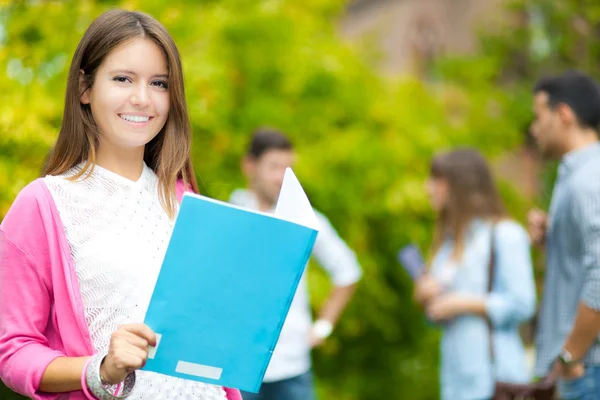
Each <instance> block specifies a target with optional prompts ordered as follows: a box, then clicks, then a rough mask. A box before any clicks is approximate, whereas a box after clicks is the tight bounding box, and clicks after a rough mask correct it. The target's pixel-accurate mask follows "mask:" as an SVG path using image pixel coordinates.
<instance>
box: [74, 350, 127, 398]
mask: <svg viewBox="0 0 600 400" xmlns="http://www.w3.org/2000/svg"><path fill="white" fill-rule="evenodd" d="M104 357H106V355H105V354H96V355H95V356H93V357H92V358H91V359H90V360H89V361H88V364H87V366H86V368H85V386H86V387H87V389H89V391H90V392H91V393H92V394H93V395H94V396H95V397H96V398H97V399H98V400H118V399H124V398H126V397H127V396H129V395H130V394H131V392H132V391H133V387H134V386H135V371H134V372H131V373H129V375H127V377H126V378H125V380H124V381H123V382H122V383H119V384H117V385H111V384H105V383H103V382H102V378H101V376H100V366H101V365H102V361H103V360H104ZM121 387H122V390H121ZM84 391H85V390H84ZM119 392H121V394H118V393H119Z"/></svg>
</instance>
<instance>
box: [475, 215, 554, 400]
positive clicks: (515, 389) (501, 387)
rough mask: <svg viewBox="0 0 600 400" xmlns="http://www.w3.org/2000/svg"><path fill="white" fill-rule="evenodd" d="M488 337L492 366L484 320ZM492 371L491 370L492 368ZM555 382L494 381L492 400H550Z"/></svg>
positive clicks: (492, 252) (490, 285) (492, 264)
mask: <svg viewBox="0 0 600 400" xmlns="http://www.w3.org/2000/svg"><path fill="white" fill-rule="evenodd" d="M495 231H496V229H495V227H492V233H491V243H490V259H489V263H488V293H491V292H492V289H493V283H494V276H495V272H496V271H495V270H496V257H495V256H496V240H495V236H496V235H495ZM486 320H487V324H488V329H489V335H490V360H491V362H492V366H493V365H494V362H495V358H494V327H493V325H492V321H491V320H490V319H489V318H486ZM492 370H493V368H492ZM554 385H555V380H554V378H553V377H552V376H548V377H546V378H544V379H543V380H541V381H539V382H535V383H508V382H498V381H496V386H495V389H494V397H493V398H492V400H552V399H554Z"/></svg>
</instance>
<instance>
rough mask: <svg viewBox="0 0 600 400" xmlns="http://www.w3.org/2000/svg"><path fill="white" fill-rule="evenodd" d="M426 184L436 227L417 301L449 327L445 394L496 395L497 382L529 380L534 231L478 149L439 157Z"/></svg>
mask: <svg viewBox="0 0 600 400" xmlns="http://www.w3.org/2000/svg"><path fill="white" fill-rule="evenodd" d="M426 189H427V192H428V194H429V196H430V199H431V204H432V206H433V208H434V210H435V211H436V214H437V220H436V232H435V238H434V242H433V259H432V262H431V265H430V269H429V271H428V272H427V273H426V274H425V275H424V276H423V277H422V278H420V279H419V280H418V281H417V282H416V287H415V300H416V301H417V302H418V303H420V304H421V305H423V307H424V308H425V311H426V313H427V315H428V317H429V318H430V319H431V320H433V321H435V322H439V323H440V326H442V329H443V335H442V342H441V371H440V375H441V376H440V378H441V398H442V399H443V400H483V399H491V398H492V397H493V395H494V390H495V384H496V382H500V381H501V382H508V383H525V382H527V381H528V380H529V374H528V372H527V367H526V358H525V350H524V347H523V344H522V341H521V338H520V336H519V331H518V329H519V325H520V324H521V323H522V322H524V321H526V320H528V319H529V318H531V316H532V315H533V313H534V310H535V286H534V280H533V268H532V263H531V257H530V247H529V238H528V237H527V232H526V231H525V229H523V228H522V227H521V226H520V225H519V224H517V223H516V222H514V221H511V220H510V219H508V217H507V215H506V212H505V210H504V206H503V204H502V201H501V199H500V196H499V195H498V192H497V190H496V187H495V185H494V182H493V179H492V176H491V173H490V170H489V168H488V166H487V164H486V162H485V160H484V158H483V157H482V156H481V155H480V154H479V153H478V152H477V151H475V150H471V149H458V150H455V151H450V152H447V153H442V154H439V155H438V156H436V157H435V158H434V160H433V161H432V164H431V173H430V177H429V179H428V180H427V183H426Z"/></svg>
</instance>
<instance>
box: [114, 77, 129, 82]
mask: <svg viewBox="0 0 600 400" xmlns="http://www.w3.org/2000/svg"><path fill="white" fill-rule="evenodd" d="M113 81H115V82H120V83H125V82H128V81H129V78H127V77H126V76H115V77H114V78H113Z"/></svg>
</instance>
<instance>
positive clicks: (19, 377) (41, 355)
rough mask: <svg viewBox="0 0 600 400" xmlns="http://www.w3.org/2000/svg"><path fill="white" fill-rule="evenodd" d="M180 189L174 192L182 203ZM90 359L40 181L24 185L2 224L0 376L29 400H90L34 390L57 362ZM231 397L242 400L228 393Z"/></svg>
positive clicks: (54, 213) (57, 226) (73, 284)
mask: <svg viewBox="0 0 600 400" xmlns="http://www.w3.org/2000/svg"><path fill="white" fill-rule="evenodd" d="M183 191H184V189H183V185H182V184H181V183H180V184H179V185H178V188H177V195H178V197H179V198H181V196H182V194H183ZM93 354H94V348H93V346H92V341H91V338H90V334H89V331H88V327H87V324H86V321H85V314H84V309H83V302H82V299H81V294H80V289H79V283H78V280H77V275H76V274H75V268H74V266H73V260H72V258H71V252H70V248H69V244H68V242H67V238H66V235H65V231H64V228H63V226H62V223H61V220H60V217H59V214H58V210H57V209H56V205H55V204H54V201H53V199H52V196H51V194H50V192H49V191H48V188H47V187H46V185H45V184H44V181H43V180H42V179H38V180H36V181H34V182H32V183H30V184H29V185H28V186H27V187H25V188H24V189H23V190H22V191H21V193H19V195H18V196H17V198H16V200H15V202H14V203H13V205H12V207H11V208H10V210H9V211H8V214H7V215H6V217H5V218H4V220H3V221H2V224H1V225H0V378H2V380H3V381H4V383H5V384H6V385H8V386H9V387H10V388H11V389H13V390H14V391H16V392H18V393H21V394H23V395H25V396H28V397H30V398H32V399H34V400H50V399H52V400H54V399H58V398H60V399H69V400H84V399H93V398H92V397H89V396H88V395H86V394H84V392H83V391H76V392H70V393H68V394H64V393H63V394H58V393H57V394H53V393H42V392H38V387H39V385H40V381H41V379H42V375H43V373H44V371H45V370H46V368H47V367H48V365H49V364H50V363H51V362H52V361H53V360H54V359H55V358H57V357H65V356H66V357H82V356H90V355H93ZM225 390H226V392H227V399H228V400H241V395H240V392H239V391H238V390H233V389H225Z"/></svg>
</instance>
